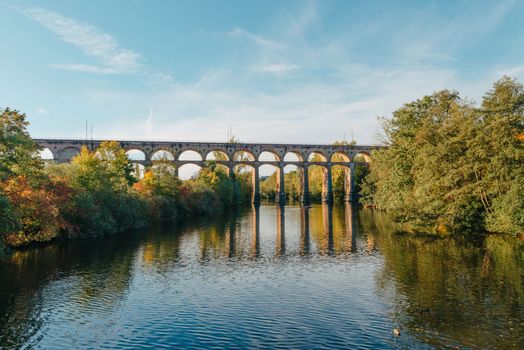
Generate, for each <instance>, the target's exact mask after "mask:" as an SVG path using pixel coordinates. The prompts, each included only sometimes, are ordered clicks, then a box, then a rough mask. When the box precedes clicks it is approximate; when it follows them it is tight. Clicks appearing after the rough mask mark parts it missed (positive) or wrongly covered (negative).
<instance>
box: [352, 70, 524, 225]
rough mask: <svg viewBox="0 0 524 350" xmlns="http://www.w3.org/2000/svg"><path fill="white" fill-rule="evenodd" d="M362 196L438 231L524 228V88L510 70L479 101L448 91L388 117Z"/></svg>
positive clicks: (398, 217) (402, 218)
mask: <svg viewBox="0 0 524 350" xmlns="http://www.w3.org/2000/svg"><path fill="white" fill-rule="evenodd" d="M383 129H384V133H385V140H386V145H387V146H388V148H386V149H382V150H379V151H375V152H373V154H372V158H373V162H372V166H371V174H369V175H368V176H367V177H366V179H365V181H364V184H363V192H364V193H365V196H364V197H363V198H362V201H363V203H365V204H370V205H374V206H377V207H379V208H381V209H385V210H389V211H390V212H391V213H392V214H393V215H394V217H395V219H396V220H397V221H401V222H407V223H410V224H414V225H415V226H418V227H425V228H426V229H431V230H435V231H449V230H453V231H462V230H470V231H476V230H479V229H488V230H490V231H496V232H505V233H520V232H523V231H524V220H523V219H522V218H523V217H524V199H523V198H522V196H521V195H519V193H522V190H523V188H524V186H523V183H524V147H523V146H524V143H523V142H522V140H521V138H520V135H522V134H523V133H524V89H523V87H522V85H521V84H519V83H517V82H516V81H515V80H513V79H510V78H507V77H504V78H502V79H501V80H499V81H498V82H496V83H495V84H494V87H493V89H492V90H491V91H489V92H488V93H487V94H486V95H485V96H484V98H483V102H482V106H481V107H480V108H475V107H474V106H473V105H471V103H468V102H466V101H463V100H461V99H460V97H459V95H458V93H456V92H450V91H447V90H444V91H440V92H436V93H434V94H433V95H431V96H425V97H423V98H421V99H419V100H417V101H415V102H412V103H408V104H406V105H404V106H403V107H402V108H400V109H399V110H397V111H395V112H394V113H393V116H392V118H391V119H383Z"/></svg>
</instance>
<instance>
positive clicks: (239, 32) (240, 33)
mask: <svg viewBox="0 0 524 350" xmlns="http://www.w3.org/2000/svg"><path fill="white" fill-rule="evenodd" d="M228 35H229V36H231V37H242V38H246V39H248V40H250V41H252V42H254V43H256V44H258V45H260V46H265V47H269V48H279V47H282V44H281V43H278V42H276V41H273V40H270V39H267V38H264V37H262V36H260V35H256V34H253V33H251V32H248V31H247V30H245V29H242V28H240V27H234V28H233V29H232V30H231V31H230V32H229V33H228Z"/></svg>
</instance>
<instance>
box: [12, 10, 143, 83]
mask: <svg viewBox="0 0 524 350" xmlns="http://www.w3.org/2000/svg"><path fill="white" fill-rule="evenodd" d="M19 11H20V12H21V13H23V14H25V15H26V16H28V17H29V18H31V19H32V20H34V21H35V22H37V23H40V24H41V25H43V26H44V27H46V28H48V29H49V30H51V31H52V32H53V33H54V34H56V35H57V36H58V37H59V38H60V39H61V40H63V41H65V42H67V43H69V44H72V45H74V46H76V47H78V48H79V49H81V50H82V51H83V52H84V53H85V54H86V55H88V56H90V57H92V58H94V59H95V60H96V61H97V62H98V65H90V64H79V63H66V64H55V65H54V66H55V67H56V68H62V69H67V70H73V71H81V72H90V73H101V74H115V73H136V72H138V71H139V69H140V68H141V67H142V62H141V61H142V56H141V55H140V54H139V53H137V52H135V51H133V50H129V49H125V48H122V47H120V45H119V44H118V41H117V40H116V38H114V37H113V36H111V35H109V34H106V33H104V32H102V31H100V30H99V29H98V28H96V27H94V26H92V25H90V24H87V23H81V22H78V21H75V20H73V19H71V18H68V17H64V16H62V15H60V14H58V13H55V12H52V11H48V10H45V9H42V8H37V7H32V8H28V9H21V10H19Z"/></svg>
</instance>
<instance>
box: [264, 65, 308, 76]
mask: <svg viewBox="0 0 524 350" xmlns="http://www.w3.org/2000/svg"><path fill="white" fill-rule="evenodd" d="M297 69H299V66H298V65H296V64H289V63H273V64H267V65H262V66H256V67H254V70H255V71H258V72H266V73H271V74H275V75H284V74H286V73H289V72H292V71H294V70H297Z"/></svg>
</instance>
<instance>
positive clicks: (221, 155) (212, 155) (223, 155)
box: [205, 148, 230, 161]
mask: <svg viewBox="0 0 524 350" xmlns="http://www.w3.org/2000/svg"><path fill="white" fill-rule="evenodd" d="M229 158H230V157H229V154H227V152H226V150H225V149H221V148H216V149H212V150H210V151H209V152H207V154H206V158H205V160H215V161H229Z"/></svg>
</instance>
